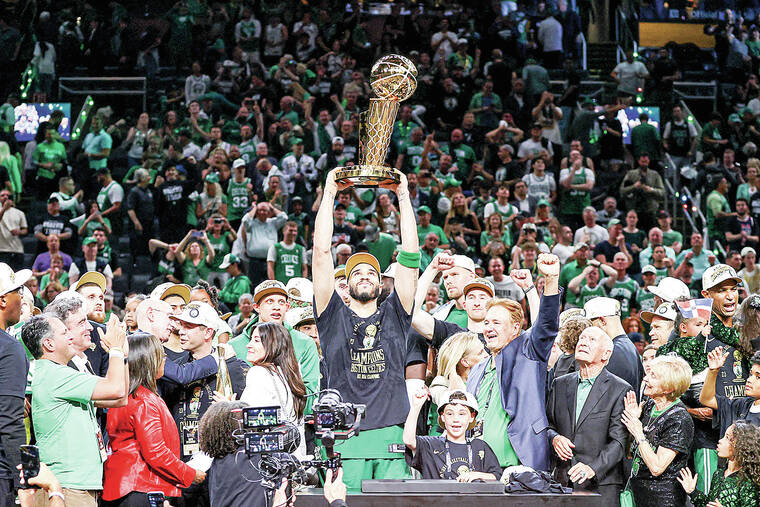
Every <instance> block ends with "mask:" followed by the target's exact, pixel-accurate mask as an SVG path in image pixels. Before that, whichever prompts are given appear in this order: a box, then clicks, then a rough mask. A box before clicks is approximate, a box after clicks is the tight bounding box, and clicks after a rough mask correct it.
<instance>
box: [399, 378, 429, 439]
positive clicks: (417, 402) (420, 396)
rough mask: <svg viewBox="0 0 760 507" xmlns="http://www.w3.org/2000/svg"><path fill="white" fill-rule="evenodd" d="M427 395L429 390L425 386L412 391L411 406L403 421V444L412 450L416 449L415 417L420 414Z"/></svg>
mask: <svg viewBox="0 0 760 507" xmlns="http://www.w3.org/2000/svg"><path fill="white" fill-rule="evenodd" d="M429 397H430V392H429V391H428V389H427V387H423V388H422V389H420V390H419V391H417V392H416V393H414V397H413V398H412V404H411V405H412V406H411V407H410V408H409V414H408V415H407V416H406V422H404V445H405V446H406V448H407V449H409V450H410V451H412V452H414V451H415V450H417V419H418V418H419V416H420V410H422V407H423V406H424V405H425V401H427V399H428V398H429Z"/></svg>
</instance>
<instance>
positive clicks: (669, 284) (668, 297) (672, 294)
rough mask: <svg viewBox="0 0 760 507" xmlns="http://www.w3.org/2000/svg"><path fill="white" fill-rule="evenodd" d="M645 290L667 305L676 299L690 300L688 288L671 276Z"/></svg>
mask: <svg viewBox="0 0 760 507" xmlns="http://www.w3.org/2000/svg"><path fill="white" fill-rule="evenodd" d="M726 267H728V266H726ZM708 271H709V270H708ZM647 290H648V291H649V292H651V293H652V294H654V295H655V296H657V297H659V298H660V299H662V300H663V301H668V302H669V303H672V302H673V301H675V300H676V299H690V298H691V292H690V291H689V287H687V286H686V284H685V283H683V282H682V281H681V280H679V279H678V278H673V277H672V276H666V277H665V278H663V279H662V280H660V283H658V284H657V285H656V286H655V285H649V286H648V287H647Z"/></svg>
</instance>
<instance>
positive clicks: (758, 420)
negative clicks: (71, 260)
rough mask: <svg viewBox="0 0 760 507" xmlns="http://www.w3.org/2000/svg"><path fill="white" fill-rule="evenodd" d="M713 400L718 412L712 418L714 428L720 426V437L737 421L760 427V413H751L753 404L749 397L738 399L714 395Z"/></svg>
mask: <svg viewBox="0 0 760 507" xmlns="http://www.w3.org/2000/svg"><path fill="white" fill-rule="evenodd" d="M715 400H716V401H717V402H718V410H717V411H716V412H715V415H714V416H713V424H714V426H716V427H718V426H720V437H721V438H723V435H725V433H726V430H727V429H728V427H729V426H731V425H732V424H733V423H735V422H736V421H738V420H739V419H744V420H746V421H747V422H749V423H752V424H754V425H755V426H760V412H751V411H750V410H751V409H752V404H753V403H754V402H755V400H754V399H753V398H750V397H749V396H742V397H740V398H733V399H731V398H726V397H725V396H721V395H720V394H716V396H715Z"/></svg>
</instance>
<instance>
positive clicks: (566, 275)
mask: <svg viewBox="0 0 760 507" xmlns="http://www.w3.org/2000/svg"><path fill="white" fill-rule="evenodd" d="M585 267H586V266H585V265H584V266H579V265H578V261H570V262H568V263H567V264H565V267H564V268H562V271H560V273H559V285H560V287H567V286H568V285H570V280H572V279H573V278H575V277H576V276H578V275H580V274H581V273H582V272H583V269H584V268H585ZM565 304H566V305H568V306H567V308H573V307H577V306H580V303H579V302H578V296H577V295H575V294H573V292H572V291H569V290H568V291H566V292H565Z"/></svg>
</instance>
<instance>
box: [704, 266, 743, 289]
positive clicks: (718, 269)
mask: <svg viewBox="0 0 760 507" xmlns="http://www.w3.org/2000/svg"><path fill="white" fill-rule="evenodd" d="M726 280H733V281H734V282H736V283H742V279H741V278H739V275H737V274H736V270H734V268H732V267H731V266H729V265H728V264H716V265H715V266H710V267H709V268H707V269H706V270H705V273H704V274H703V275H702V289H703V290H709V289H712V288H713V287H715V286H716V285H718V284H721V283H723V282H725V281H726Z"/></svg>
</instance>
